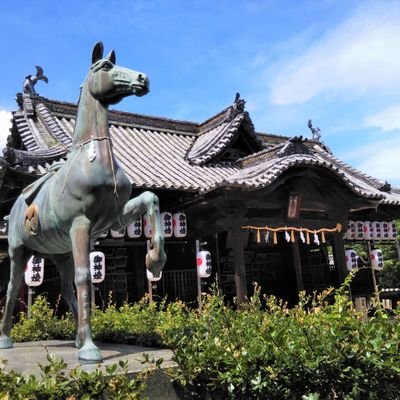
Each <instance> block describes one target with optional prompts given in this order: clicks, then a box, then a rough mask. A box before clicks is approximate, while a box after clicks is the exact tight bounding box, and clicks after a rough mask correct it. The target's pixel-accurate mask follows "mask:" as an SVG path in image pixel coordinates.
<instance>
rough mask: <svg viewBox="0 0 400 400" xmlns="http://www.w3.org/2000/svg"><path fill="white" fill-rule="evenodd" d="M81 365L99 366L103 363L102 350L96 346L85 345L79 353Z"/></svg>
mask: <svg viewBox="0 0 400 400" xmlns="http://www.w3.org/2000/svg"><path fill="white" fill-rule="evenodd" d="M78 359H79V362H80V363H81V364H97V363H101V362H103V357H102V356H101V353H100V350H99V349H98V348H97V347H96V346H94V345H90V346H89V345H85V346H83V347H82V348H81V349H80V350H79V352H78Z"/></svg>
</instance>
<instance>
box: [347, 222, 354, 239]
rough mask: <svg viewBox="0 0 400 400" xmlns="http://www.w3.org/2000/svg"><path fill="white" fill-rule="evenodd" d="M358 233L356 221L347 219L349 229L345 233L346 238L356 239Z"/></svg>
mask: <svg viewBox="0 0 400 400" xmlns="http://www.w3.org/2000/svg"><path fill="white" fill-rule="evenodd" d="M355 234H356V224H355V222H354V221H347V229H346V234H345V236H344V237H345V239H347V240H354V239H355Z"/></svg>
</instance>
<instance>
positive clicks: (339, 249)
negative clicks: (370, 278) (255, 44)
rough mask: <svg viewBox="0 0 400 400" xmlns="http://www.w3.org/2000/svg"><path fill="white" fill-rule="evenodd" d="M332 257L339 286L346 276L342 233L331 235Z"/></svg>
mask: <svg viewBox="0 0 400 400" xmlns="http://www.w3.org/2000/svg"><path fill="white" fill-rule="evenodd" d="M333 257H334V260H335V266H336V269H337V273H338V279H339V285H341V284H342V283H343V282H344V280H345V279H346V276H347V274H348V271H347V267H346V258H345V252H344V240H343V232H335V233H334V234H333Z"/></svg>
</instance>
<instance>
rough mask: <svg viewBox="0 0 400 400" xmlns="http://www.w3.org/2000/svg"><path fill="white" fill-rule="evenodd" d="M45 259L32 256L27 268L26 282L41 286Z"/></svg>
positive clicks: (30, 284) (29, 284)
mask: <svg viewBox="0 0 400 400" xmlns="http://www.w3.org/2000/svg"><path fill="white" fill-rule="evenodd" d="M43 276H44V259H43V258H41V257H38V256H32V257H31V258H30V259H29V261H28V263H27V264H26V268H25V283H26V284H27V285H28V286H30V287H33V286H40V285H41V284H42V283H43Z"/></svg>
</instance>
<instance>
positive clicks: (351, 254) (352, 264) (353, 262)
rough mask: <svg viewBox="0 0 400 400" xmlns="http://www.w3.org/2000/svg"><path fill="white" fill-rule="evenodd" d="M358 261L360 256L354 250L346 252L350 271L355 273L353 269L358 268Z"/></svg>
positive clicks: (347, 265)
mask: <svg viewBox="0 0 400 400" xmlns="http://www.w3.org/2000/svg"><path fill="white" fill-rule="evenodd" d="M357 259H358V255H357V253H356V252H355V251H354V250H353V249H349V250H346V251H345V260H346V267H347V270H348V271H353V269H355V268H357Z"/></svg>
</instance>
